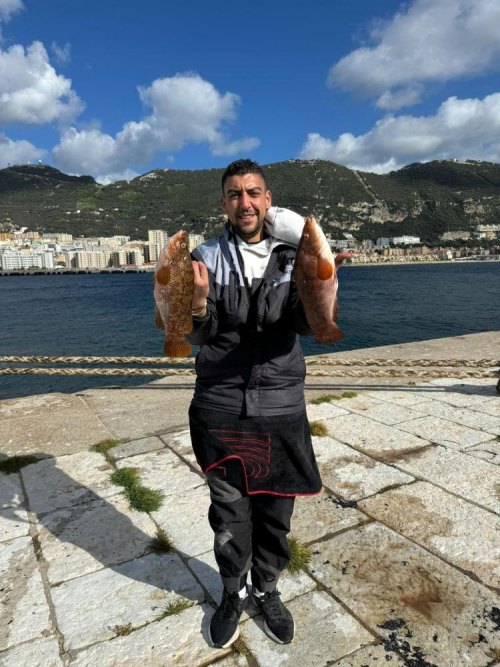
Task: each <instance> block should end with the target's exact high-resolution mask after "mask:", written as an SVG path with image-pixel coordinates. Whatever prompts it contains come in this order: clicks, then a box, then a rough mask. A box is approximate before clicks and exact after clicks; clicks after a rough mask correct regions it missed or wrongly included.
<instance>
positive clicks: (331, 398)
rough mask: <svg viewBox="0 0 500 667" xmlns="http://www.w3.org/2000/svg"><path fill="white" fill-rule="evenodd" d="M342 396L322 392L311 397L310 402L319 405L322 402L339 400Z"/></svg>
mask: <svg viewBox="0 0 500 667" xmlns="http://www.w3.org/2000/svg"><path fill="white" fill-rule="evenodd" d="M341 398H342V397H341V396H339V395H338V394H322V395H321V396H318V398H313V400H312V401H311V403H312V404H313V405H321V404H322V403H331V402H332V401H340V399H341Z"/></svg>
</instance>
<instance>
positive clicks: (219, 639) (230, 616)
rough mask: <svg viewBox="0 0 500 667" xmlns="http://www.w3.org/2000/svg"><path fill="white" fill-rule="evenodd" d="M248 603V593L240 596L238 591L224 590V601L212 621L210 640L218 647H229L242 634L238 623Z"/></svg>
mask: <svg viewBox="0 0 500 667" xmlns="http://www.w3.org/2000/svg"><path fill="white" fill-rule="evenodd" d="M247 605H248V595H247V596H246V597H245V598H243V600H242V599H241V598H240V596H239V595H238V593H228V592H227V591H226V590H224V593H223V594H222V602H221V603H220V605H219V606H218V607H217V610H216V612H215V614H214V615H213V616H212V620H211V621H210V641H211V642H212V644H213V646H215V647H216V648H227V647H228V646H230V645H231V644H232V643H233V642H234V641H235V640H236V639H238V635H239V634H240V629H239V627H238V623H239V620H240V616H241V614H242V613H243V612H244V611H245V609H246V607H247Z"/></svg>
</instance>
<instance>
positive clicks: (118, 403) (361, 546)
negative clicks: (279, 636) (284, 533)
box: [0, 333, 500, 667]
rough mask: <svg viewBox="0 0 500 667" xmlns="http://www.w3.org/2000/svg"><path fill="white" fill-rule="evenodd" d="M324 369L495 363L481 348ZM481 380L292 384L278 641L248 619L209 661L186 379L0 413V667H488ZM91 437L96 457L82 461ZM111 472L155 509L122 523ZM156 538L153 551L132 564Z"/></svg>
mask: <svg viewBox="0 0 500 667" xmlns="http://www.w3.org/2000/svg"><path fill="white" fill-rule="evenodd" d="M335 356H336V357H341V356H347V357H349V358H352V357H354V356H356V357H358V358H373V357H378V358H381V357H385V358H414V359H444V358H446V359H450V358H460V359H483V358H490V359H499V358H500V336H499V335H498V334H497V333H484V334H473V335H468V336H460V337H456V338H448V339H440V340H433V341H426V342H421V343H409V344H402V345H393V346H388V347H384V348H376V349H367V350H358V351H356V352H355V353H354V352H349V353H340V354H337V355H335ZM111 382H112V380H111V381H110V383H111ZM496 382H497V379H494V378H491V379H466V380H464V379H453V378H443V379H432V380H422V379H419V380H416V379H412V380H408V379H407V378H396V379H390V378H384V379H377V378H368V377H360V378H355V379H354V378H335V377H309V378H308V381H307V391H306V398H307V401H308V413H309V417H310V420H311V422H313V423H315V422H320V423H321V424H322V425H323V426H324V434H323V435H318V436H315V437H314V439H313V440H314V447H315V451H316V455H317V459H318V464H319V467H320V470H321V474H322V478H323V483H324V486H325V492H324V493H323V494H322V495H320V496H317V497H314V498H307V499H299V500H298V501H297V505H296V512H295V514H294V518H293V522H292V534H293V536H294V537H295V538H297V539H298V540H299V541H300V542H301V543H303V544H306V545H307V546H308V547H309V548H310V551H311V559H310V561H309V563H308V565H306V567H305V569H304V570H302V571H300V572H297V573H295V574H289V573H288V574H286V575H285V576H284V577H283V580H282V583H281V586H280V589H281V592H282V598H283V600H285V601H287V604H288V606H289V608H290V609H291V611H292V612H293V615H294V617H295V619H296V626H297V628H296V637H295V640H294V642H293V643H292V644H291V645H288V646H278V645H277V644H275V643H273V642H272V641H271V640H270V639H268V638H267V637H266V635H265V634H264V633H263V631H262V622H261V618H260V616H259V615H258V614H257V612H256V610H255V609H253V608H250V609H249V610H248V614H247V613H245V614H244V616H243V618H242V624H241V638H240V640H239V641H238V642H237V644H236V645H235V646H234V647H233V648H230V649H226V650H220V649H213V648H211V647H210V646H209V644H208V639H207V627H208V623H209V620H210V617H211V615H212V614H213V611H214V605H215V604H216V603H217V601H218V600H219V599H220V594H221V590H220V585H219V582H218V575H217V573H216V570H215V563H214V560H213V556H212V551H211V549H212V535H211V531H210V529H209V526H208V522H207V519H206V514H207V508H208V504H209V495H208V490H207V486H206V484H205V481H204V479H203V477H202V475H201V474H200V472H199V470H198V468H197V465H196V462H195V460H194V457H193V454H192V452H191V448H190V444H189V437H188V432H187V407H188V404H189V400H190V397H191V394H192V380H191V379H190V378H185V377H184V378H162V379H160V380H157V381H155V382H151V383H148V384H144V385H143V386H140V387H135V388H130V389H118V388H115V389H113V388H100V389H89V390H85V391H81V392H78V393H76V394H61V393H56V394H44V395H36V396H30V397H24V398H18V399H10V400H3V401H0V462H2V461H3V462H5V461H6V460H7V459H8V458H10V457H13V456H20V455H34V456H35V457H37V458H38V459H40V460H38V461H36V462H33V463H31V464H29V465H26V466H25V467H23V468H21V469H20V471H19V472H13V473H10V474H2V473H0V508H1V509H0V581H1V584H0V589H1V598H0V599H1V606H0V666H1V667H35V666H39V667H56V666H57V667H60V666H63V665H65V666H69V665H71V666H75V667H77V666H78V667H115V666H116V667H118V666H120V667H125V666H126V667H170V666H172V667H173V666H175V667H201V666H202V665H212V664H213V665H217V666H218V667H247V666H248V667H283V666H289V665H290V666H292V665H293V666H296V665H299V666H300V667H326V666H327V665H328V666H329V667H333V666H335V667H381V666H382V665H384V666H385V665H388V666H390V667H462V666H463V667H487V666H493V665H500V599H499V595H498V593H499V587H500V521H499V518H498V512H499V508H500V471H499V467H498V466H499V463H500V394H498V392H497V391H496V390H495V384H496ZM318 399H319V400H318ZM109 438H113V439H117V440H119V441H120V442H119V444H117V446H115V447H113V448H112V449H110V450H109V452H108V457H107V458H105V456H104V455H103V454H101V453H97V452H95V451H91V447H92V445H94V444H96V443H98V442H100V441H102V440H104V439H109ZM125 467H134V468H136V469H137V470H138V471H139V473H140V475H141V482H142V484H143V485H145V486H147V487H149V488H152V489H160V490H161V491H162V492H163V493H164V494H165V497H164V500H163V503H162V504H161V506H160V508H159V509H157V510H156V511H152V512H150V513H145V512H138V511H135V510H131V509H130V508H129V505H128V501H127V500H126V499H125V497H124V495H123V493H122V487H121V486H117V485H115V484H113V483H112V482H111V480H110V476H111V474H112V473H113V472H114V471H115V470H120V469H122V468H125ZM159 528H160V529H162V530H164V531H166V533H167V534H168V536H169V537H170V539H171V541H172V543H173V550H172V551H170V552H168V553H157V552H155V551H154V550H153V549H152V547H151V540H152V538H154V536H155V535H156V533H157V530H158V529H159ZM172 612H177V613H172Z"/></svg>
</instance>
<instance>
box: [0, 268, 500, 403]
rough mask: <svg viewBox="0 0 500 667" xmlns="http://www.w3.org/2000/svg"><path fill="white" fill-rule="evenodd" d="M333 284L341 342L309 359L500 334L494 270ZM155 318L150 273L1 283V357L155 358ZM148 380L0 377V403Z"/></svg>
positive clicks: (385, 272) (367, 273)
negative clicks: (448, 339)
mask: <svg viewBox="0 0 500 667" xmlns="http://www.w3.org/2000/svg"><path fill="white" fill-rule="evenodd" d="M339 276H340V288H339V304H340V315H339V325H340V327H341V329H342V330H343V331H344V334H345V338H344V339H343V340H342V341H341V342H340V343H338V344H336V345H319V344H318V343H316V342H315V341H314V340H313V339H311V338H308V337H305V338H303V339H302V340H301V344H302V347H303V350H304V354H306V355H314V354H320V353H327V352H335V351H340V350H356V349H359V348H369V347H375V346H380V345H390V344H395V343H406V342H411V341H420V340H429V339H434V338H441V337H448V336H458V335H463V334H470V333H478V332H482V331H495V330H499V329H500V262H462V263H442V264H418V265H415V264H401V265H380V266H366V267H363V266H343V267H342V268H341V270H340V274H339ZM153 311H154V306H153V295H152V274H151V273H123V274H109V275H103V274H76V275H64V274H62V275H37V276H3V277H1V278H0V322H1V324H0V354H1V355H28V356H33V355H44V356H161V352H162V345H163V334H162V332H161V331H160V330H158V329H156V328H155V326H154V318H153ZM195 352H196V350H195ZM443 356H446V350H443ZM1 365H4V364H1ZM147 381H148V379H147V378H146V379H145V378H144V377H143V378H130V377H113V378H109V377H79V376H75V377H61V376H53V377H52V376H1V375H0V398H12V397H17V396H26V395H31V394H38V393H47V392H52V391H62V392H75V391H79V390H82V389H84V388H88V387H95V386H106V385H114V386H132V385H137V384H142V383H144V382H147Z"/></svg>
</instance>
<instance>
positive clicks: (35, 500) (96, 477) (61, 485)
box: [21, 452, 121, 514]
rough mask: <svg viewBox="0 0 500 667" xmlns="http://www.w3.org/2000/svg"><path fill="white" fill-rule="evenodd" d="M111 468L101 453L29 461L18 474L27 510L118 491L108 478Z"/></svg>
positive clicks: (49, 508)
mask: <svg viewBox="0 0 500 667" xmlns="http://www.w3.org/2000/svg"><path fill="white" fill-rule="evenodd" d="M112 472H113V467H112V466H111V465H110V464H109V463H108V462H107V461H106V460H105V459H104V457H103V456H102V455H101V454H97V453H95V452H80V453H79V454H71V455H70V456H61V457H57V458H50V459H44V460H42V461H38V462H37V463H32V464H31V465H29V466H25V467H24V468H23V469H22V470H21V475H22V478H23V481H24V484H25V488H26V493H27V496H28V503H29V507H30V510H31V511H32V512H36V513H37V514H43V513H45V512H52V511H53V510H55V509H58V508H60V507H71V506H73V505H79V504H81V503H86V502H89V501H91V500H97V499H98V498H109V497H110V496H113V495H115V494H117V493H120V491H121V487H119V486H116V484H113V483H112V482H111V480H110V475H111V473H112Z"/></svg>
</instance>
